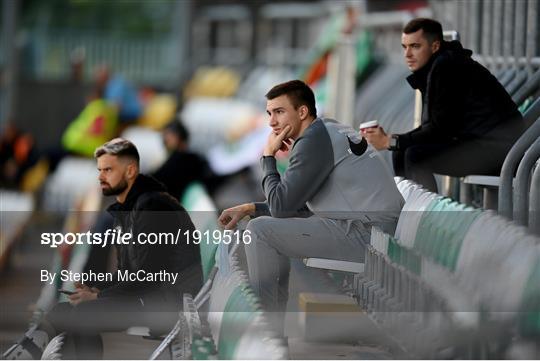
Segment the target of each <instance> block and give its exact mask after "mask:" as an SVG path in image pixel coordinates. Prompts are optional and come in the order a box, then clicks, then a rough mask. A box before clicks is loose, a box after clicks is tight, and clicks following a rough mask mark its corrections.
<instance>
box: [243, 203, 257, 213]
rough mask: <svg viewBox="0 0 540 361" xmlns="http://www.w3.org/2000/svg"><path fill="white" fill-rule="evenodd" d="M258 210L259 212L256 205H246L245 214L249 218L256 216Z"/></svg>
mask: <svg viewBox="0 0 540 361" xmlns="http://www.w3.org/2000/svg"><path fill="white" fill-rule="evenodd" d="M256 210H257V208H256V207H255V203H246V204H245V212H246V213H247V214H248V215H249V216H252V215H254V214H255V211H256Z"/></svg>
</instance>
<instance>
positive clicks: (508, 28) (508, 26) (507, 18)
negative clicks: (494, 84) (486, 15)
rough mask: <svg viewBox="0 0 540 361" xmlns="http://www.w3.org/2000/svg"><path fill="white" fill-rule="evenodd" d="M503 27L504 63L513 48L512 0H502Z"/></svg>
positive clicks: (506, 62)
mask: <svg viewBox="0 0 540 361" xmlns="http://www.w3.org/2000/svg"><path fill="white" fill-rule="evenodd" d="M503 18H504V27H503V44H502V47H503V62H504V64H505V66H506V65H508V64H509V63H510V57H511V56H512V49H513V40H514V39H513V36H514V0H505V1H504V14H503Z"/></svg>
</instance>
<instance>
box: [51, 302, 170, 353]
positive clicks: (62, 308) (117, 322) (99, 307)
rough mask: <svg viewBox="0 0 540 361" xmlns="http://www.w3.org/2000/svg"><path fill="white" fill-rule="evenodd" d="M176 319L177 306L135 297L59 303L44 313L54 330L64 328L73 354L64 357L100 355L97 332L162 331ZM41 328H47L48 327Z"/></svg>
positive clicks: (168, 327) (56, 332)
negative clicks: (139, 328) (153, 304)
mask: <svg viewBox="0 0 540 361" xmlns="http://www.w3.org/2000/svg"><path fill="white" fill-rule="evenodd" d="M177 319H178V310H174V309H172V308H171V307H149V306H148V305H146V306H145V305H143V303H142V302H141V300H140V299H139V298H137V297H109V298H98V299H97V300H94V301H89V302H83V303H81V304H79V305H78V306H72V305H71V304H69V303H67V302H63V303H59V304H57V305H56V306H55V307H54V308H53V309H52V310H51V312H50V313H49V314H48V315H47V319H46V322H47V323H48V326H52V328H53V329H54V331H53V332H54V333H55V334H59V333H61V332H66V334H67V337H68V341H69V343H71V344H73V345H74V348H75V349H74V350H73V351H74V355H67V357H68V358H77V359H101V358H102V356H103V343H102V340H101V336H100V333H101V332H117V331H125V330H126V329H127V328H129V327H132V326H146V327H149V328H150V330H151V331H152V333H153V334H163V333H166V332H168V331H169V330H170V329H171V328H172V327H173V326H174V324H175V322H176V320H177ZM44 329H45V330H47V331H48V332H51V331H50V327H47V328H44ZM49 336H54V335H49Z"/></svg>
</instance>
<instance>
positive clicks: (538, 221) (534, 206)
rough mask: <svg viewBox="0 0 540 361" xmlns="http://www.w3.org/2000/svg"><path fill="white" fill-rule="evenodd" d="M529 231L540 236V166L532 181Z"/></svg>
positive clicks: (537, 167)
mask: <svg viewBox="0 0 540 361" xmlns="http://www.w3.org/2000/svg"><path fill="white" fill-rule="evenodd" d="M529 230H530V231H531V233H534V234H537V235H540V165H537V166H536V169H535V171H534V173H533V176H532V179H531V194H530V197H529Z"/></svg>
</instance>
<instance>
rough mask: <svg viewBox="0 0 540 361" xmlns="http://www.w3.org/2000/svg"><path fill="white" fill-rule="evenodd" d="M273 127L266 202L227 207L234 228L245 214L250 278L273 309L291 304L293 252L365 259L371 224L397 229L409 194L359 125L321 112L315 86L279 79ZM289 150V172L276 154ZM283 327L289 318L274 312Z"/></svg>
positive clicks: (270, 109)
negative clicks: (279, 164) (278, 163)
mask: <svg viewBox="0 0 540 361" xmlns="http://www.w3.org/2000/svg"><path fill="white" fill-rule="evenodd" d="M266 98H267V106H266V111H267V113H268V116H269V125H270V127H271V128H272V132H271V134H270V135H269V138H268V141H267V144H266V146H265V148H264V152H263V153H264V154H263V157H262V159H261V166H262V170H263V174H264V177H263V181H262V186H263V190H264V193H265V195H266V202H264V203H247V204H242V205H239V206H236V207H233V208H229V209H226V210H224V211H223V213H222V214H221V216H220V218H219V221H220V223H221V224H222V225H223V226H224V227H225V228H227V229H231V228H233V227H235V226H236V224H237V222H238V221H239V220H240V219H242V218H243V217H245V216H251V217H257V218H254V219H252V220H251V221H250V222H249V223H248V226H247V230H246V231H247V232H250V233H251V243H249V244H246V248H245V249H246V256H247V262H248V268H249V278H250V283H251V285H252V287H253V289H254V291H255V292H256V293H257V294H258V295H259V296H260V297H261V300H262V303H263V306H264V307H265V309H266V310H267V311H270V312H276V313H277V314H280V315H281V313H282V312H284V311H285V307H286V302H287V298H288V279H289V270H290V263H289V259H290V258H303V257H323V258H330V259H339V260H347V261H363V259H364V246H365V245H366V244H369V238H370V229H371V226H372V225H376V226H378V227H380V228H382V229H384V230H386V231H387V232H390V233H393V232H394V229H395V226H396V223H397V219H398V217H399V213H400V211H401V208H402V206H403V198H402V197H401V194H400V193H399V191H398V189H397V187H396V185H395V182H394V180H393V178H392V175H391V172H390V169H388V168H387V166H386V164H385V163H384V160H383V159H382V158H381V156H380V155H379V154H378V152H377V151H376V150H374V149H373V148H371V147H370V146H368V144H367V142H366V140H365V139H362V138H360V137H359V136H358V133H357V132H355V131H354V130H353V129H352V128H350V127H347V126H344V125H342V124H339V123H337V122H336V121H334V120H331V119H322V118H318V117H317V110H316V108H315V97H314V94H313V91H312V90H311V89H310V88H309V87H308V86H307V85H306V84H305V83H303V82H302V81H300V80H293V81H289V82H286V83H283V84H279V85H276V86H275V87H273V88H272V89H271V90H270V91H269V92H268V93H267V94H266ZM287 149H290V163H289V167H288V169H287V170H286V171H285V173H284V174H283V175H280V174H279V173H278V171H277V168H276V159H275V155H276V153H277V152H278V151H279V150H287ZM274 319H277V322H274V323H273V326H274V329H275V331H276V332H278V333H282V332H283V317H282V315H281V317H274Z"/></svg>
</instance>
